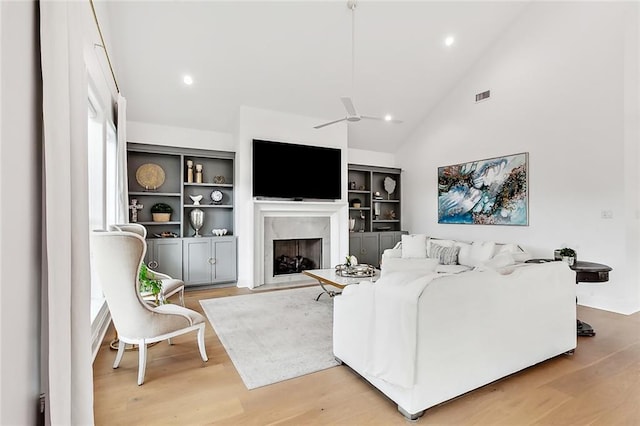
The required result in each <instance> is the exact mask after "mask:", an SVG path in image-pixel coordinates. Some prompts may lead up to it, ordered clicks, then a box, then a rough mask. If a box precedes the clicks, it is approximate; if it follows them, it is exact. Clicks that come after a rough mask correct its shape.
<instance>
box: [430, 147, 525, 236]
mask: <svg viewBox="0 0 640 426" xmlns="http://www.w3.org/2000/svg"><path fill="white" fill-rule="evenodd" d="M438 223H442V224H467V225H515V226H528V225H529V153H528V152H522V153H517V154H511V155H505V156H501V157H493V158H487V159H483V160H476V161H469V162H466V163H459V164H453V165H449V166H441V167H438Z"/></svg>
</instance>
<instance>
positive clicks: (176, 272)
mask: <svg viewBox="0 0 640 426" xmlns="http://www.w3.org/2000/svg"><path fill="white" fill-rule="evenodd" d="M144 261H145V263H146V265H147V266H148V267H149V268H150V269H153V270H154V271H158V272H162V273H163V274H167V275H169V276H170V277H172V278H175V279H179V280H181V279H182V238H164V239H159V238H158V239H149V240H147V253H146V254H145V257H144Z"/></svg>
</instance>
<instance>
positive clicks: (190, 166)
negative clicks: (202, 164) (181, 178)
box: [187, 160, 193, 183]
mask: <svg viewBox="0 0 640 426" xmlns="http://www.w3.org/2000/svg"><path fill="white" fill-rule="evenodd" d="M192 182H193V161H191V160H187V183H192Z"/></svg>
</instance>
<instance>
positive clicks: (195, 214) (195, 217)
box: [189, 209, 204, 237]
mask: <svg viewBox="0 0 640 426" xmlns="http://www.w3.org/2000/svg"><path fill="white" fill-rule="evenodd" d="M189 221H190V222H191V227H192V228H193V229H194V230H195V231H196V233H195V234H194V235H193V236H194V237H202V235H200V233H199V231H200V228H202V225H203V224H204V212H203V211H202V210H200V209H193V210H191V213H189Z"/></svg>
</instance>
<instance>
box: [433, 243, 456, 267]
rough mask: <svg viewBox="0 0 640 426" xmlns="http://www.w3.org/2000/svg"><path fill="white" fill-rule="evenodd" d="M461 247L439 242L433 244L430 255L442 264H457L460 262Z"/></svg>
mask: <svg viewBox="0 0 640 426" xmlns="http://www.w3.org/2000/svg"><path fill="white" fill-rule="evenodd" d="M459 251H460V247H458V246H452V247H444V246H440V245H437V244H433V245H432V246H431V255H430V257H432V258H434V259H438V260H439V262H440V263H441V264H442V265H456V264H457V263H458V252H459Z"/></svg>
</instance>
